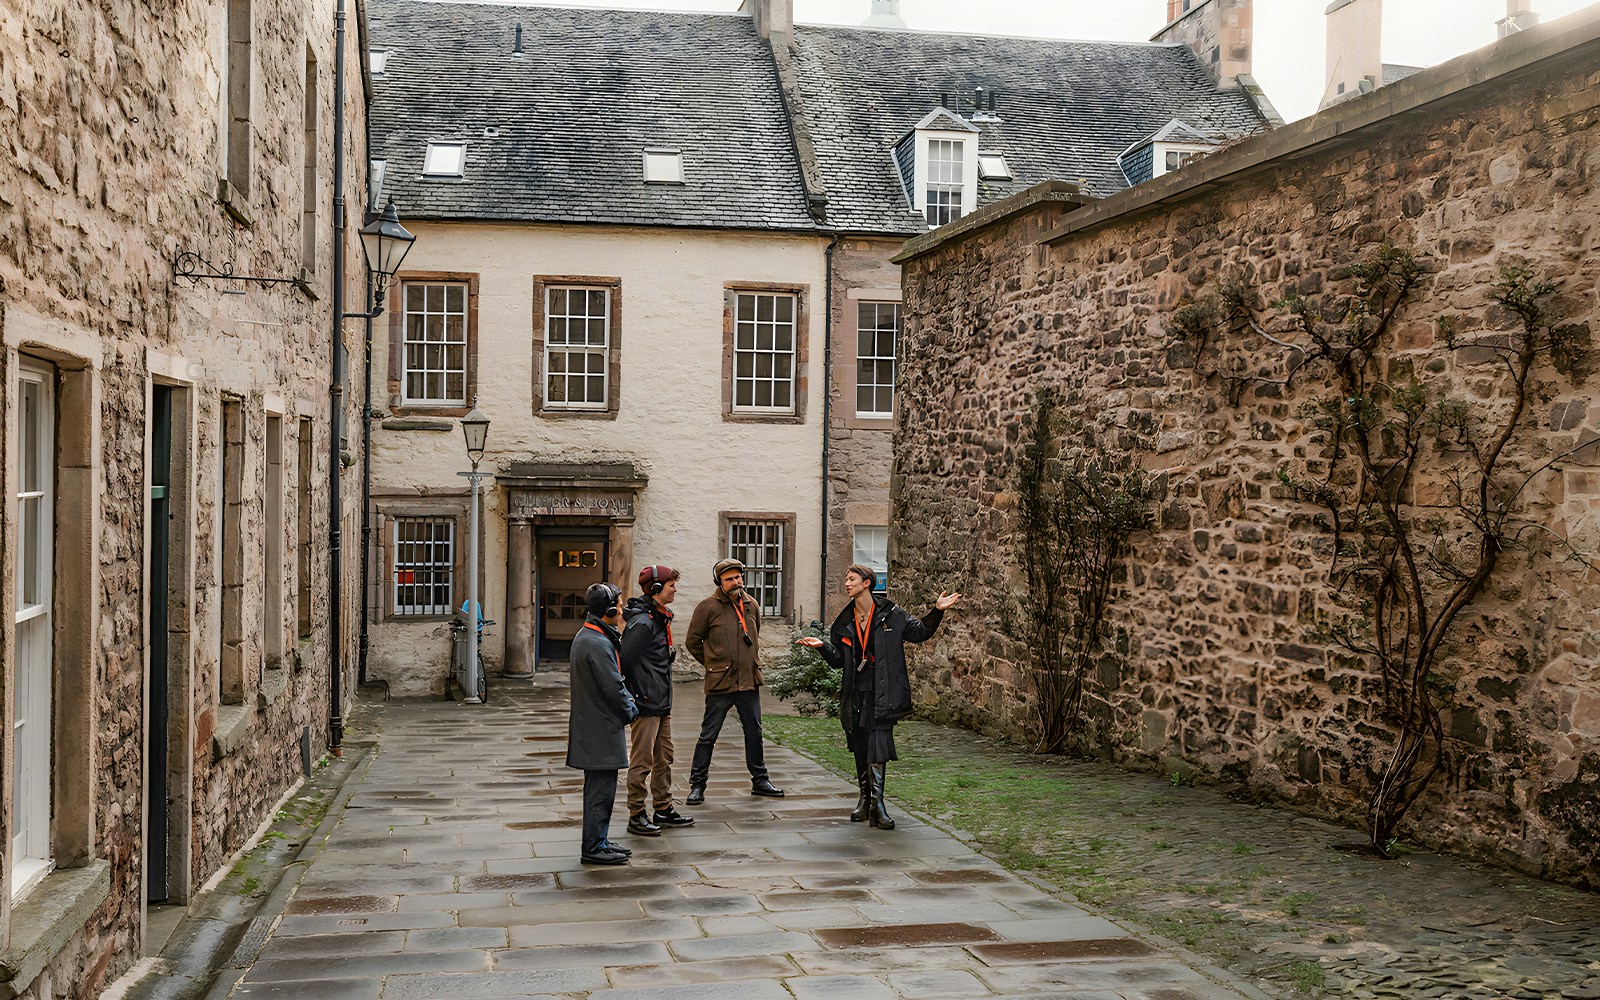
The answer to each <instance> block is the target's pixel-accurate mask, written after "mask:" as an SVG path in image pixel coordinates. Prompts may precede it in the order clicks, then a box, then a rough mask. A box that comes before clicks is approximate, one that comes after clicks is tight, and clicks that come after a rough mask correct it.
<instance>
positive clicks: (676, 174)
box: [644, 149, 683, 184]
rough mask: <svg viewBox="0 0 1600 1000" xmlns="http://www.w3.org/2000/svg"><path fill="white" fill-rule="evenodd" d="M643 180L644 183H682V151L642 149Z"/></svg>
mask: <svg viewBox="0 0 1600 1000" xmlns="http://www.w3.org/2000/svg"><path fill="white" fill-rule="evenodd" d="M644 182H645V183H646V184H682V183H683V151H682V150H678V149H646V150H645V151H644Z"/></svg>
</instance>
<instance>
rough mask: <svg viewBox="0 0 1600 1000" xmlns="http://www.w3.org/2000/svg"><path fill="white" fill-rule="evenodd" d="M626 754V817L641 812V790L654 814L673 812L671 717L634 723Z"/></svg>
mask: <svg viewBox="0 0 1600 1000" xmlns="http://www.w3.org/2000/svg"><path fill="white" fill-rule="evenodd" d="M631 735H632V737H633V746H632V747H631V748H630V749H629V751H628V815H629V816H637V815H639V814H640V813H642V812H644V805H645V798H644V786H645V782H646V781H647V780H648V781H649V783H650V798H651V799H652V800H654V801H655V804H656V811H657V812H660V811H661V810H663V809H671V808H672V716H671V715H641V716H639V717H638V718H637V719H634V720H633V726H632V729H631Z"/></svg>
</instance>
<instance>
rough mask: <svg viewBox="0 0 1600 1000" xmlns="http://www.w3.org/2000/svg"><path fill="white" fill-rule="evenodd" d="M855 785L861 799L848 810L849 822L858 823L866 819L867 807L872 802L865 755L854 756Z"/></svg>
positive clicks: (870, 781)
mask: <svg viewBox="0 0 1600 1000" xmlns="http://www.w3.org/2000/svg"><path fill="white" fill-rule="evenodd" d="M856 784H857V785H858V786H860V788H861V798H859V799H857V800H856V807H855V808H854V809H852V810H850V822H852V823H860V822H861V821H863V820H865V819H866V818H867V811H868V806H869V805H870V804H871V802H872V774H871V773H870V772H869V771H868V769H867V755H866V754H864V753H858V754H856Z"/></svg>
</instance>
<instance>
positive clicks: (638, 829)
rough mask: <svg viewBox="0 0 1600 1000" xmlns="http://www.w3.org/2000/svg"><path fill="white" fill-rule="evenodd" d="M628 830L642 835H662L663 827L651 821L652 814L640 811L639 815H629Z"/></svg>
mask: <svg viewBox="0 0 1600 1000" xmlns="http://www.w3.org/2000/svg"><path fill="white" fill-rule="evenodd" d="M628 832H629V833H633V834H638V835H639V836H641V837H659V836H661V827H659V826H657V825H655V824H654V823H652V822H650V816H649V815H648V814H647V813H639V814H638V815H637V816H629V817H628Z"/></svg>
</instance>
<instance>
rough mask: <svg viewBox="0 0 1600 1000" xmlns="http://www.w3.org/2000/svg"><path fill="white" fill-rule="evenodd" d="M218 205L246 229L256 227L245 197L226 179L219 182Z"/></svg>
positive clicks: (219, 179) (222, 178)
mask: <svg viewBox="0 0 1600 1000" xmlns="http://www.w3.org/2000/svg"><path fill="white" fill-rule="evenodd" d="M217 204H219V205H221V206H222V210H223V211H224V212H227V213H228V216H229V217H230V218H232V219H233V221H234V222H237V223H238V224H239V225H241V226H244V227H245V228H246V229H249V228H252V227H254V226H255V220H254V219H252V218H251V217H250V208H249V206H248V205H246V204H245V200H244V195H243V194H241V193H240V191H239V189H238V188H236V187H234V186H233V182H232V181H230V180H228V179H227V178H226V177H221V178H218V180H217Z"/></svg>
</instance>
